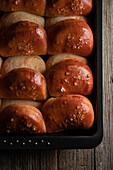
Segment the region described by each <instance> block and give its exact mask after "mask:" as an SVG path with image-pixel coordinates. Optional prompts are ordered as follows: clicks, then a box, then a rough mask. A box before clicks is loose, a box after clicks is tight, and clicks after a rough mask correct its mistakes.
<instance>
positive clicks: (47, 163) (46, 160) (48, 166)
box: [41, 150, 58, 170]
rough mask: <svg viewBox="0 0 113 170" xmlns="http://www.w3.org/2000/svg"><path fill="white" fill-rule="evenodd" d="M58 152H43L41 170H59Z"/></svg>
mask: <svg viewBox="0 0 113 170" xmlns="http://www.w3.org/2000/svg"><path fill="white" fill-rule="evenodd" d="M57 169H58V168H57V151H56V150H46V151H44V150H42V151H41V170H57Z"/></svg>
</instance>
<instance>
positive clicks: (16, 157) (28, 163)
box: [0, 150, 40, 170]
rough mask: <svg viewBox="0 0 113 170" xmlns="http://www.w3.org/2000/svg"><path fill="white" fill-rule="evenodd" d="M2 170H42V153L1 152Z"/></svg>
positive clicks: (0, 164)
mask: <svg viewBox="0 0 113 170" xmlns="http://www.w3.org/2000/svg"><path fill="white" fill-rule="evenodd" d="M0 169H1V170H20V169H21V170H35V169H36V170H40V151H29V150H27V151H24V150H23V151H18V150H15V151H0Z"/></svg>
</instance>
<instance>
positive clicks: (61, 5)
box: [46, 0, 93, 17]
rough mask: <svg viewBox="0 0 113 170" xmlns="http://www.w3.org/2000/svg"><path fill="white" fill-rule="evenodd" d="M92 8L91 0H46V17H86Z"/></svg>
mask: <svg viewBox="0 0 113 170" xmlns="http://www.w3.org/2000/svg"><path fill="white" fill-rule="evenodd" d="M92 7H93V2H92V0H68V1H66V0H47V6H46V16H48V17H55V16H65V15H88V14H89V13H90V12H91V10H92Z"/></svg>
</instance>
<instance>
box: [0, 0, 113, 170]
mask: <svg viewBox="0 0 113 170" xmlns="http://www.w3.org/2000/svg"><path fill="white" fill-rule="evenodd" d="M112 56H113V0H103V73H104V75H103V89H104V94H103V100H104V107H103V110H104V113H103V114H104V138H103V142H102V143H101V144H100V145H99V146H98V147H97V148H94V149H90V150H53V151H0V170H94V169H96V170H113V112H112V82H113V77H112Z"/></svg>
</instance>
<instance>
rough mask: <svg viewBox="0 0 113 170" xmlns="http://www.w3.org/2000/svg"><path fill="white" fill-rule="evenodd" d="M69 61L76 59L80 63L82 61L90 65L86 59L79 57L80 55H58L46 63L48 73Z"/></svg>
mask: <svg viewBox="0 0 113 170" xmlns="http://www.w3.org/2000/svg"><path fill="white" fill-rule="evenodd" d="M67 59H76V60H78V61H82V62H83V63H85V64H89V63H88V60H87V59H86V58H84V57H81V56H78V55H74V54H68V53H67V54H66V53H65V54H56V55H53V56H51V57H49V59H48V60H47V62H46V69H47V71H48V70H49V69H50V68H51V67H52V66H53V65H55V64H57V63H59V62H61V61H64V60H67Z"/></svg>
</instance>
